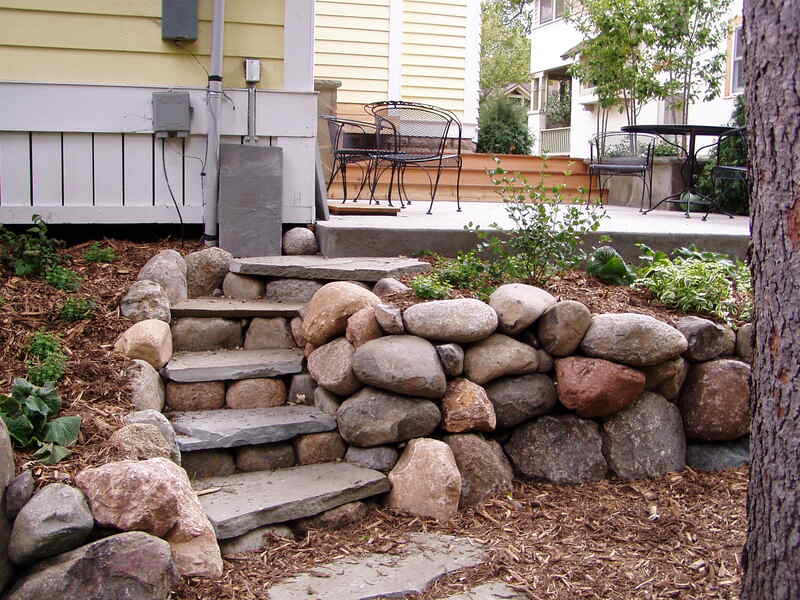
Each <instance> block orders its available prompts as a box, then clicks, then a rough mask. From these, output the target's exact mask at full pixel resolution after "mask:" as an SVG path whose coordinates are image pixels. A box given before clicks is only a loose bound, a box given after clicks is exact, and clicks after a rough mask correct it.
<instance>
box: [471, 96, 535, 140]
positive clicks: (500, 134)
mask: <svg viewBox="0 0 800 600" xmlns="http://www.w3.org/2000/svg"><path fill="white" fill-rule="evenodd" d="M479 125H480V128H479V131H478V145H477V151H478V152H486V153H497V154H530V152H531V144H532V143H533V140H532V138H531V134H530V132H529V131H528V116H527V112H526V110H525V107H524V106H522V105H521V104H519V103H517V102H515V101H514V100H512V99H510V98H506V97H504V96H500V97H495V98H489V99H487V100H484V101H483V103H482V104H481V109H480V119H479Z"/></svg>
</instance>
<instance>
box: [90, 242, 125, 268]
mask: <svg viewBox="0 0 800 600" xmlns="http://www.w3.org/2000/svg"><path fill="white" fill-rule="evenodd" d="M83 260H85V261H86V262H94V263H110V262H114V261H115V260H117V253H116V252H115V251H114V248H112V247H111V246H102V245H101V244H100V242H92V245H91V246H89V247H88V248H87V249H86V252H84V253H83Z"/></svg>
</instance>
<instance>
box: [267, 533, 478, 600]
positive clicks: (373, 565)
mask: <svg viewBox="0 0 800 600" xmlns="http://www.w3.org/2000/svg"><path fill="white" fill-rule="evenodd" d="M408 537H409V542H408V543H406V544H404V545H403V546H402V547H401V550H402V554H399V555H397V554H378V553H375V554H368V555H367V556H364V557H360V558H356V557H352V556H348V557H344V558H339V559H337V560H334V561H333V562H330V563H328V564H326V565H320V566H317V567H314V570H313V571H311V572H310V573H306V574H303V575H298V576H297V577H293V578H291V579H288V580H286V581H283V582H280V583H277V584H275V585H273V586H272V587H271V588H269V589H268V590H267V594H268V597H269V600H297V599H298V598H313V599H314V600H370V599H373V598H399V597H402V598H405V597H407V596H408V595H409V594H414V595H416V594H421V593H422V592H424V591H425V590H426V589H428V587H430V585H431V584H432V583H433V582H434V581H436V580H437V579H439V578H440V577H442V576H444V575H447V574H448V573H451V572H453V571H456V570H458V569H464V568H466V567H473V566H476V565H479V564H481V563H483V562H485V561H486V559H487V556H488V555H487V552H486V550H484V549H483V548H481V546H482V544H481V543H480V542H478V541H476V540H472V539H470V538H466V537H455V536H451V535H443V534H440V533H411V534H409V535H408Z"/></svg>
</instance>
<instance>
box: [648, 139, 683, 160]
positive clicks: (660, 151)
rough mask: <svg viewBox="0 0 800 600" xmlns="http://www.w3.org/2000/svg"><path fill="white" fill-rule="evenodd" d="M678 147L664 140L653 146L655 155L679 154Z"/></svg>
mask: <svg viewBox="0 0 800 600" xmlns="http://www.w3.org/2000/svg"><path fill="white" fill-rule="evenodd" d="M678 152H679V150H678V148H676V147H675V146H673V145H672V144H668V143H667V142H665V141H664V140H661V141H660V142H657V143H656V145H655V146H653V156H678Z"/></svg>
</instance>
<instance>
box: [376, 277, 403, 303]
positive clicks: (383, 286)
mask: <svg viewBox="0 0 800 600" xmlns="http://www.w3.org/2000/svg"><path fill="white" fill-rule="evenodd" d="M410 290H411V288H410V287H408V286H407V285H406V284H405V283H403V282H402V281H398V280H397V279H395V278H394V277H384V278H383V279H379V280H378V282H377V283H376V284H375V286H374V287H373V288H372V293H373V294H375V295H376V296H380V297H381V298H383V297H384V296H388V295H389V294H403V293H405V292H408V291H410Z"/></svg>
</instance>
